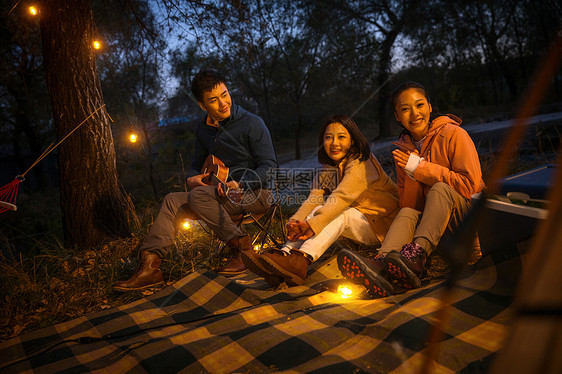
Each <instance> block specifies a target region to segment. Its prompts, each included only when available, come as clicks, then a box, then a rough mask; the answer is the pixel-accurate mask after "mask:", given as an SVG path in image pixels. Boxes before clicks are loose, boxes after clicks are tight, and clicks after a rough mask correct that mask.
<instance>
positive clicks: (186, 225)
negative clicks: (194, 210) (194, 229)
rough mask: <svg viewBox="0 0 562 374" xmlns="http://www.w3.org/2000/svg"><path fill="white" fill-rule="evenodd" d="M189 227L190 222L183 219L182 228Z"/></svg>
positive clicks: (186, 228) (187, 228)
mask: <svg viewBox="0 0 562 374" xmlns="http://www.w3.org/2000/svg"><path fill="white" fill-rule="evenodd" d="M190 228H191V223H189V221H184V223H183V229H184V230H189V229H190Z"/></svg>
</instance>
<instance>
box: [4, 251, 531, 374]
mask: <svg viewBox="0 0 562 374" xmlns="http://www.w3.org/2000/svg"><path fill="white" fill-rule="evenodd" d="M501 257H502V260H501V263H495V262H494V259H493V258H492V256H487V257H485V258H483V259H481V260H480V261H479V262H478V263H477V264H476V265H473V266H471V267H468V268H466V269H465V271H464V272H463V274H462V276H461V278H460V281H459V282H458V284H457V286H456V287H455V289H454V291H453V295H452V302H451V304H452V307H451V308H449V311H450V314H449V317H448V323H447V324H446V325H445V328H444V331H443V335H442V336H443V339H442V340H441V343H439V347H438V354H437V357H436V361H435V362H433V363H432V366H431V370H432V372H436V373H453V372H474V371H475V372H481V371H485V370H486V369H487V368H488V367H489V366H490V364H491V362H492V360H493V358H494V355H495V353H496V352H497V351H498V350H499V349H500V348H501V347H502V345H503V344H504V340H505V338H506V335H507V333H508V324H509V323H510V321H511V320H512V317H513V313H512V310H511V307H510V305H511V304H512V300H513V294H514V289H515V286H516V285H515V283H514V279H513V278H516V277H513V275H514V274H518V273H519V272H520V269H521V258H522V257H521V255H520V254H519V253H517V254H514V255H512V256H511V258H508V259H505V256H501ZM501 274H506V275H507V276H505V277H504V276H500V275H501ZM333 279H340V280H342V278H341V274H340V273H339V271H338V269H337V263H336V259H335V257H332V258H331V259H329V260H328V261H327V262H326V263H324V264H323V265H322V266H320V267H318V268H317V269H315V270H313V271H312V273H311V274H309V277H308V279H307V282H306V284H305V285H303V286H298V287H291V288H286V289H284V290H280V291H272V290H270V289H269V290H268V289H265V282H263V279H261V278H258V277H256V276H253V275H252V274H251V273H244V274H243V275H241V276H238V277H235V278H230V279H227V278H225V277H222V276H219V275H217V274H215V273H213V272H210V271H207V272H204V271H198V272H194V273H191V274H190V275H188V276H186V277H185V278H183V279H181V280H180V281H178V282H176V283H175V284H173V285H171V286H169V287H167V288H165V289H163V290H161V291H160V292H158V293H155V294H154V295H151V296H150V297H146V298H144V299H141V300H138V301H136V302H133V303H130V304H127V305H123V306H120V307H116V308H113V309H108V310H104V311H101V312H98V313H96V314H92V315H88V316H84V317H81V318H78V319H75V320H72V321H68V322H64V323H60V324H58V325H55V326H51V327H47V328H44V329H41V330H38V331H35V332H32V333H29V334H26V335H22V336H20V337H16V338H13V339H10V340H8V341H5V342H2V343H1V344H0V357H2V359H1V360H0V361H2V362H3V364H0V371H2V372H7V373H16V372H17V373H20V372H37V373H48V372H73V373H76V372H111V373H120V372H135V373H142V372H147V373H152V372H165V373H175V372H189V373H230V372H252V373H253V372H258V373H259V372H287V373H312V372H330V373H335V372H412V371H413V370H419V368H420V367H421V365H422V362H423V360H424V355H425V353H426V352H427V349H428V347H427V343H426V340H427V337H428V334H429V331H430V328H431V326H432V323H433V322H434V321H435V315H436V310H437V309H438V308H439V307H440V302H439V300H440V297H441V295H442V291H443V289H444V281H443V280H433V281H432V282H430V283H429V284H427V285H425V286H424V287H422V288H420V289H417V290H411V291H408V292H405V293H402V294H398V295H394V296H392V297H388V298H382V299H375V300H369V299H353V298H352V299H342V298H341V297H340V296H339V295H338V294H337V293H334V292H332V291H330V290H325V287H323V286H324V285H327V284H329V283H330V282H329V280H333ZM342 281H343V280H342ZM332 282H333V281H332ZM87 336H88V337H98V338H99V337H103V339H100V340H97V341H93V342H84V341H83V342H80V343H79V342H75V341H68V340H71V339H78V338H80V337H87ZM47 347H49V348H47ZM5 365H10V366H8V367H6V366H5Z"/></svg>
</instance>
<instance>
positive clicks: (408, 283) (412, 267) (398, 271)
mask: <svg viewBox="0 0 562 374" xmlns="http://www.w3.org/2000/svg"><path fill="white" fill-rule="evenodd" d="M426 260H427V254H426V253H425V250H424V249H423V248H422V247H421V246H420V245H419V244H418V243H415V242H412V243H408V244H405V245H404V246H403V247H402V250H401V251H400V253H398V252H390V253H389V254H387V256H386V257H385V261H386V263H387V266H388V267H387V270H388V273H389V274H390V276H391V278H392V279H393V280H394V281H396V284H397V285H398V286H399V287H402V288H408V289H412V288H419V287H421V277H422V274H423V272H424V269H425V262H426Z"/></svg>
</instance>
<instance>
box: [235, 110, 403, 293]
mask: <svg viewBox="0 0 562 374" xmlns="http://www.w3.org/2000/svg"><path fill="white" fill-rule="evenodd" d="M319 145H320V147H319V150H318V160H319V161H320V163H322V164H323V165H324V168H323V169H321V170H320V171H319V172H318V173H317V175H316V178H315V181H314V183H313V186H312V189H311V191H310V195H309V196H308V198H307V199H306V201H305V202H304V203H303V204H302V206H301V207H300V208H299V210H298V211H297V212H296V213H295V214H294V215H293V216H292V217H291V218H290V219H289V221H288V222H287V225H286V227H287V236H288V238H289V241H288V242H287V243H286V244H285V246H284V247H283V248H282V252H281V253H265V254H261V255H260V254H257V253H254V252H253V251H245V252H244V253H243V254H242V260H243V261H244V264H245V265H246V267H247V268H248V269H250V270H251V271H253V272H254V273H256V274H258V275H261V276H263V277H265V278H266V279H269V280H270V281H271V280H272V279H273V280H278V281H281V280H283V281H285V282H286V283H287V284H288V285H299V284H302V283H303V282H304V280H305V278H306V272H307V266H308V265H309V264H310V262H311V261H315V260H317V259H318V258H319V257H320V256H322V254H323V253H324V252H325V251H326V250H327V249H328V248H329V247H330V245H331V244H332V243H334V242H335V241H336V240H337V239H338V238H339V237H340V236H343V237H347V238H350V239H352V240H354V241H356V242H360V243H364V244H367V245H380V243H382V241H383V240H384V236H385V234H386V232H387V231H388V228H389V227H390V224H391V223H392V221H393V219H394V217H395V216H396V213H397V212H398V191H397V188H396V185H395V184H394V182H392V180H391V179H390V178H389V177H388V176H387V175H386V174H385V172H384V171H383V169H382V167H381V166H380V164H379V162H378V161H377V159H376V158H375V157H374V156H373V155H372V154H371V151H370V148H369V144H368V142H367V139H365V136H364V135H363V134H362V133H361V131H360V130H359V128H358V127H357V125H356V124H355V122H354V121H353V120H352V119H350V118H348V117H347V116H344V115H335V116H332V117H330V118H329V119H328V120H327V121H326V122H325V123H324V125H323V127H322V129H321V131H320V137H319ZM334 177H335V178H334Z"/></svg>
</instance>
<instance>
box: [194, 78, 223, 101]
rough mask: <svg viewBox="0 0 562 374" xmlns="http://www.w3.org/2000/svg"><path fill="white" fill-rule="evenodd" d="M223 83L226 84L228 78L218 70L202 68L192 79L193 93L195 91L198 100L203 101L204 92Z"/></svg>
mask: <svg viewBox="0 0 562 374" xmlns="http://www.w3.org/2000/svg"><path fill="white" fill-rule="evenodd" d="M221 83H224V84H225V85H226V79H225V78H224V76H223V75H222V74H221V73H219V72H218V71H215V70H201V71H200V72H199V73H197V74H195V76H194V77H193V80H192V81H191V93H193V96H195V98H196V99H197V101H200V102H203V93H204V92H205V91H212V90H213V88H215V87H216V86H218V85H219V84H221Z"/></svg>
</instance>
